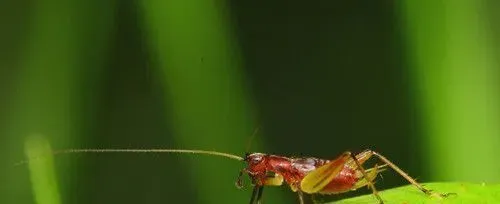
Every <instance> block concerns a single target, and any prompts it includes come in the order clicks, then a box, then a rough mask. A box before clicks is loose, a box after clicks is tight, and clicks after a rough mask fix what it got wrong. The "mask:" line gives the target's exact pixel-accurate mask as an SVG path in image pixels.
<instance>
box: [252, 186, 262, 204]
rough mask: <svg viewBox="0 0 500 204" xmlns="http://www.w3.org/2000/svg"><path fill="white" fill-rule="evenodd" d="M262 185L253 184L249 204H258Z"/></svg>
mask: <svg viewBox="0 0 500 204" xmlns="http://www.w3.org/2000/svg"><path fill="white" fill-rule="evenodd" d="M263 188H264V187H263V186H261V185H255V186H254V187H253V191H252V197H251V198H250V204H260V198H261V197H262V190H263Z"/></svg>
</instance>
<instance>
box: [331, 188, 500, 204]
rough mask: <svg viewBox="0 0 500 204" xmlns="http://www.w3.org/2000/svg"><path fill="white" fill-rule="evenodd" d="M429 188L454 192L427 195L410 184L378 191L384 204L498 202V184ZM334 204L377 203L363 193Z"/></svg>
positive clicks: (443, 191)
mask: <svg viewBox="0 0 500 204" xmlns="http://www.w3.org/2000/svg"><path fill="white" fill-rule="evenodd" d="M424 185H425V186H426V187H428V188H429V189H432V190H434V191H435V192H440V193H454V194H453V195H449V196H448V197H446V198H444V199H443V198H439V197H434V196H427V195H425V194H423V193H422V192H421V191H419V190H418V189H417V188H415V187H414V186H412V185H407V186H402V187H398V188H393V189H388V190H384V191H381V192H380V196H381V197H382V199H383V200H384V202H385V203H386V204H391V203H424V204H431V203H440V204H454V203H457V204H458V203H500V185H499V184H492V185H488V184H473V183H426V184H424ZM334 203H336V204H364V203H366V204H368V203H377V200H376V199H375V197H374V196H373V195H363V196H358V197H354V198H348V199H344V200H340V201H336V202H334Z"/></svg>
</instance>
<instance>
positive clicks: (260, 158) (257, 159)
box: [252, 157, 262, 162]
mask: <svg viewBox="0 0 500 204" xmlns="http://www.w3.org/2000/svg"><path fill="white" fill-rule="evenodd" d="M260 160H262V157H254V158H253V159H252V161H253V162H260Z"/></svg>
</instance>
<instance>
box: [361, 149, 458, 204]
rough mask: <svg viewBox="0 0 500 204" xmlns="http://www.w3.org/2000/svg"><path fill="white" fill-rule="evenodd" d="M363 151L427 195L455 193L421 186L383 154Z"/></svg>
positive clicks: (441, 195) (445, 195) (443, 195)
mask: <svg viewBox="0 0 500 204" xmlns="http://www.w3.org/2000/svg"><path fill="white" fill-rule="evenodd" d="M363 152H370V153H371V154H372V155H374V156H376V157H377V158H378V159H379V160H380V161H382V162H384V163H385V164H386V165H387V166H389V167H390V168H391V169H393V170H394V171H396V172H397V173H398V174H399V175H401V176H402V177H403V178H405V179H406V180H407V181H408V182H410V183H411V184H412V185H413V186H415V187H417V188H418V189H419V190H420V191H422V192H423V193H425V194H427V195H429V196H438V197H443V198H444V197H447V196H449V195H453V194H455V193H435V192H433V191H432V190H430V189H427V188H425V187H424V186H422V185H421V184H420V183H418V182H417V181H416V180H415V179H414V178H412V177H410V176H409V175H408V174H407V173H406V172H404V171H403V170H401V169H400V168H399V167H398V166H396V164H394V163H392V162H391V161H390V160H389V159H387V158H386V157H384V156H383V155H381V154H379V153H378V152H375V151H373V150H370V149H368V150H365V151H363Z"/></svg>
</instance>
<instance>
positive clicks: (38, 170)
mask: <svg viewBox="0 0 500 204" xmlns="http://www.w3.org/2000/svg"><path fill="white" fill-rule="evenodd" d="M25 153H26V156H27V157H28V158H29V162H28V167H29V171H30V176H31V183H32V188H33V194H34V195H35V200H36V203H38V204H59V203H61V199H60V196H59V190H58V187H57V179H56V173H55V169H54V160H53V155H52V150H51V148H50V144H49V142H48V141H47V140H45V139H44V138H43V137H42V136H40V135H33V136H31V137H29V138H28V139H27V140H26V143H25Z"/></svg>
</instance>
